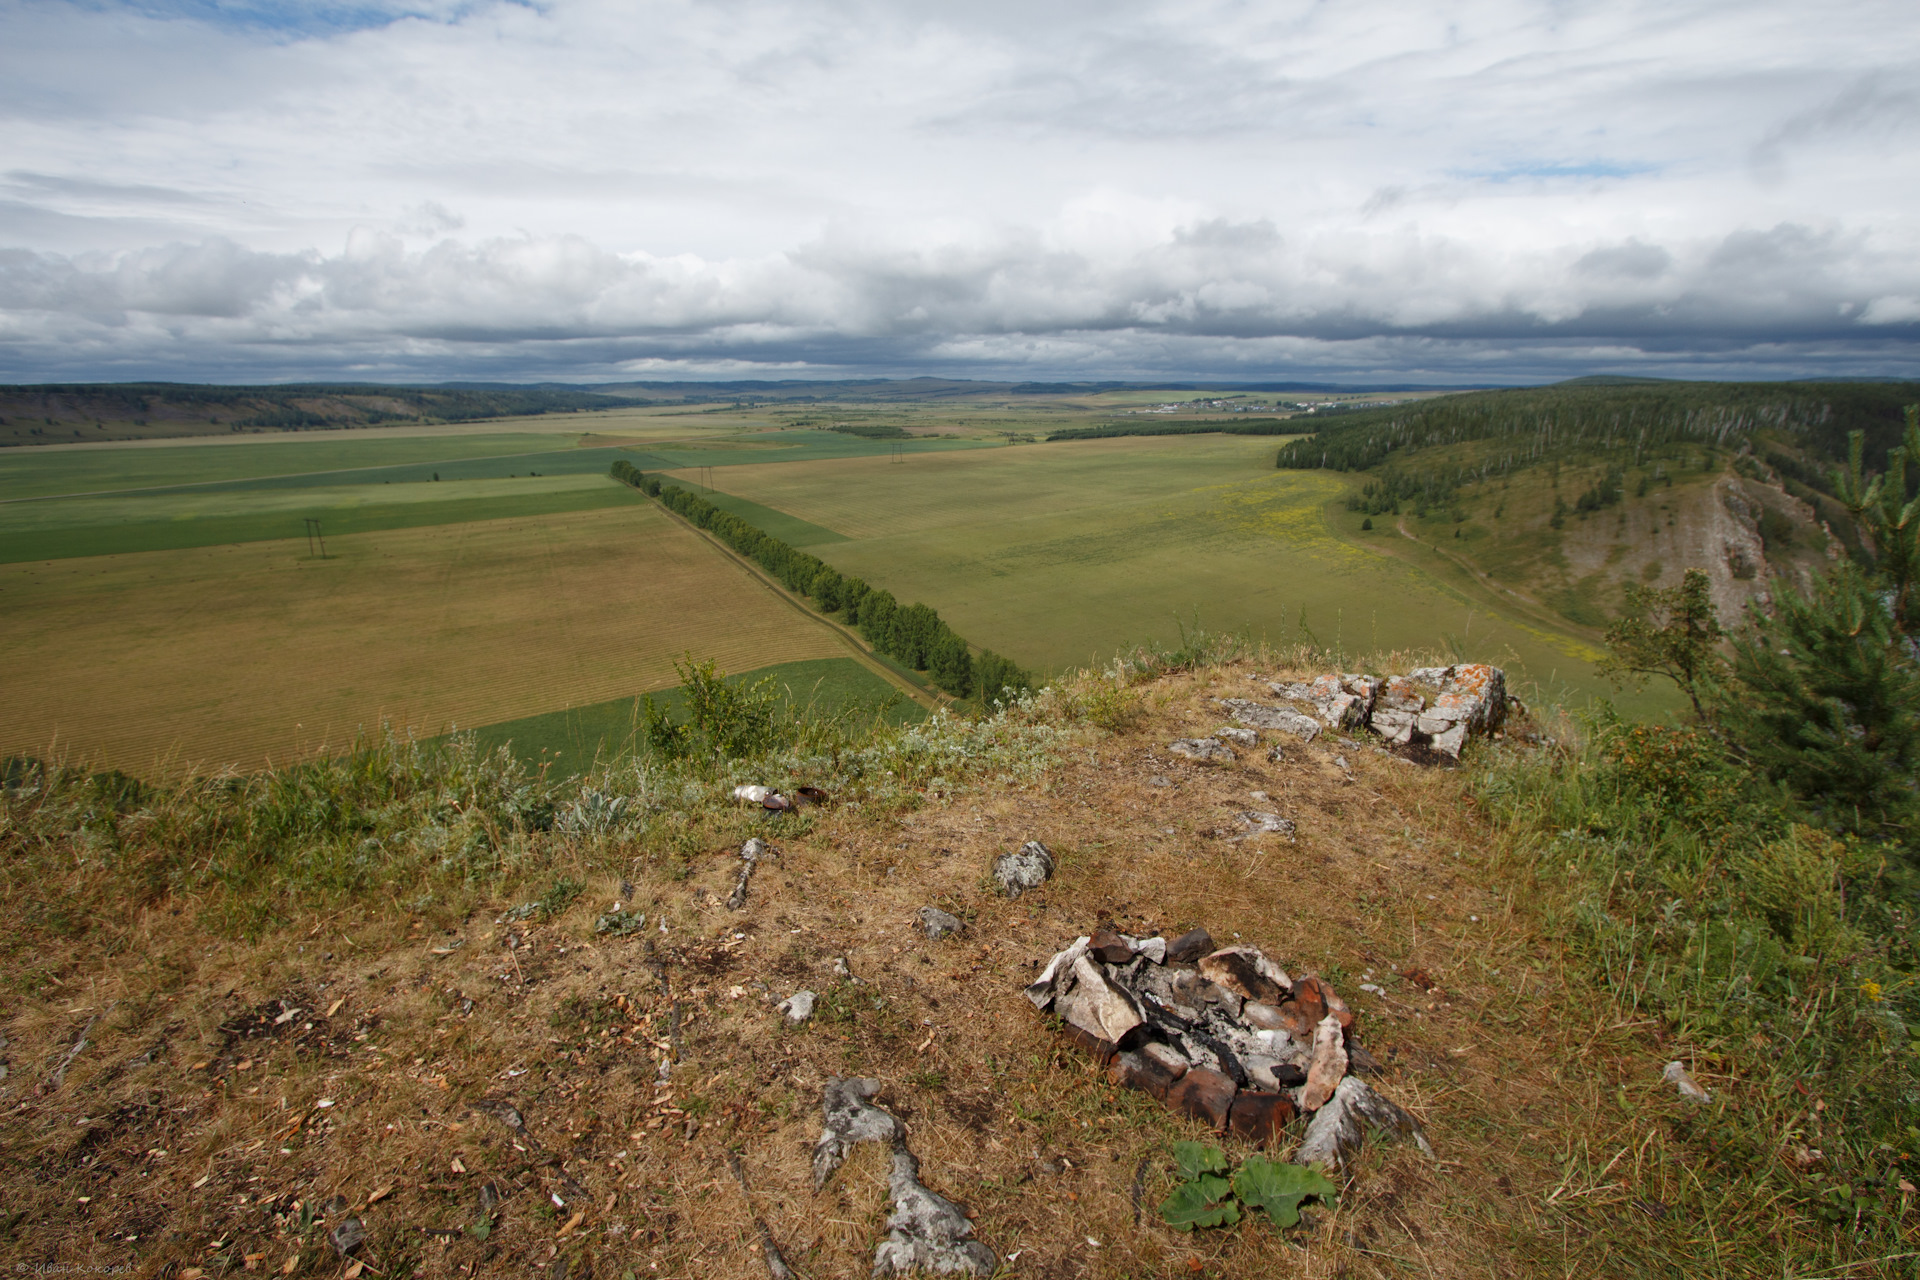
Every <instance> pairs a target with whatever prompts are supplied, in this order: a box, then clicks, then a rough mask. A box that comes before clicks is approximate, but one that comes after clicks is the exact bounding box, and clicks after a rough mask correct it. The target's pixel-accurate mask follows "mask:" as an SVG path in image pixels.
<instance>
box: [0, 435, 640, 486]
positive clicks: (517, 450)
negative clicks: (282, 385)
mask: <svg viewBox="0 0 1920 1280" xmlns="http://www.w3.org/2000/svg"><path fill="white" fill-rule="evenodd" d="M577 435H578V428H577V427H575V428H574V429H573V430H571V431H569V432H567V433H564V434H562V433H558V432H555V433H548V434H536V433H534V432H524V433H513V434H502V435H458V436H381V435H376V434H373V433H372V432H348V431H341V432H337V433H330V434H329V435H327V436H326V437H325V438H322V439H312V438H306V437H302V438H286V437H254V438H252V439H251V440H249V441H247V442H245V443H234V444H192V445H105V446H101V447H99V448H92V449H59V450H55V449H35V448H19V449H0V495H3V496H4V497H6V498H7V499H9V500H11V499H15V498H37V497H45V496H47V495H49V494H65V493H100V492H104V491H109V490H117V489H142V488H150V487H155V486H166V485H179V484H202V483H206V482H208V481H232V480H251V481H259V480H264V479H267V478H269V477H276V476H295V475H304V474H308V473H325V472H337V471H344V470H348V469H351V468H359V467H387V466H409V465H414V466H419V467H423V468H425V469H426V470H427V471H428V472H429V473H430V472H431V471H432V470H433V464H435V463H438V464H441V466H442V468H443V469H444V467H445V465H446V464H447V463H448V461H449V460H456V459H461V458H493V457H500V456H504V455H510V454H523V453H541V454H547V453H552V452H553V451H554V446H555V445H556V444H557V443H560V442H563V441H566V440H568V439H569V438H571V437H574V436H577ZM583 452H588V453H589V454H590V456H594V457H597V458H598V459H599V461H598V463H597V465H598V467H599V469H600V470H602V471H604V470H606V468H607V462H608V461H609V455H606V454H602V453H600V452H599V451H583ZM528 469H529V467H520V468H517V470H519V471H522V472H525V471H527V470H528ZM531 469H532V470H535V471H540V470H546V469H547V468H545V467H540V466H532V467H531ZM553 469H554V470H556V471H557V470H558V469H559V468H558V467H557V466H556V467H554V468H553ZM421 478H422V479H425V478H426V477H425V476H422V477H421Z"/></svg>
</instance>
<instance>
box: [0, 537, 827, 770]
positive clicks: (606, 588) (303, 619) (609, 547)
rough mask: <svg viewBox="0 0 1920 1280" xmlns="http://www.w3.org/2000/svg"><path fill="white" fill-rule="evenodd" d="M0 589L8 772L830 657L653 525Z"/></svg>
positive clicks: (36, 576) (473, 716)
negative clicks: (684, 673) (67, 756)
mask: <svg viewBox="0 0 1920 1280" xmlns="http://www.w3.org/2000/svg"><path fill="white" fill-rule="evenodd" d="M327 545H328V550H329V552H330V553H331V556H332V558H330V559H327V560H324V561H323V560H315V559H309V558H308V556H307V547H306V544H305V542H304V541H280V542H249V543H241V544H238V545H228V546H214V547H200V548H193V549H189V550H179V551H154V552H146V553H142V554H139V555H124V556H100V557H93V558H85V559H66V560H57V561H54V562H51V563H47V562H39V563H30V564H9V565H4V566H0V646H4V648H5V651H6V652H7V653H8V654H9V655H11V658H12V660H10V661H9V662H8V663H7V664H6V667H5V670H4V672H0V706H4V707H5V709H6V711H5V719H4V722H0V734H3V735H4V740H3V741H0V751H28V752H33V753H36V754H41V753H46V752H48V751H54V752H59V751H61V750H62V749H63V748H64V749H65V750H68V751H71V752H72V753H73V754H74V755H75V756H76V757H77V758H84V759H87V760H90V761H92V762H94V763H95V764H96V765H98V766H102V767H104V766H108V765H111V766H114V767H118V768H121V769H125V770H127V771H128V772H131V773H136V774H141V775H146V776H155V775H157V774H159V773H165V772H178V771H180V770H181V769H182V768H184V767H187V766H193V765H198V766H203V767H216V768H217V767H221V766H225V765H228V764H237V765H240V766H243V767H249V766H256V765H259V764H261V763H263V762H265V761H267V760H278V761H287V760H290V759H296V758H304V757H306V756H308V755H311V754H312V753H314V752H316V751H319V750H321V749H323V748H325V747H338V746H340V745H342V744H343V743H345V742H346V741H347V740H348V739H350V738H351V737H352V736H353V734H354V733H355V732H356V731H358V730H361V729H363V728H364V729H376V728H378V726H379V725H380V723H381V722H382V721H390V722H392V723H393V724H395V725H406V726H413V727H415V728H417V729H419V730H421V731H424V732H428V733H432V732H438V731H439V730H441V729H444V728H446V727H447V726H449V725H459V726H478V725H484V724H489V723H493V722H496V721H501V720H510V719H514V718H517V717H522V716H528V715H533V714H536V713H539V712H546V711H554V710H558V709H561V708H565V707H572V706H581V705H584V704H590V703H598V702H603V701H606V700H608V699H611V698H616V697H621V696H631V695H633V694H635V693H638V692H640V691H643V690H647V689H658V688H665V687H669V686H672V685H674V684H675V683H676V678H675V676H674V673H673V666H672V659H673V658H674V657H676V656H678V655H679V654H680V653H682V652H683V651H685V650H692V651H693V652H694V653H696V654H698V655H701V656H710V657H713V658H715V659H717V660H718V661H719V663H720V664H721V666H722V667H723V668H724V669H727V670H731V671H746V670H751V669H754V668H759V667H765V666H769V665H771V664H774V663H780V662H790V661H795V660H799V659H806V658H831V657H841V656H844V655H845V654H846V653H847V649H846V646H845V644H844V643H843V642H842V641H840V640H839V639H837V638H836V637H835V636H834V634H833V633H832V632H831V631H830V630H829V629H827V628H826V627H824V626H821V625H819V624H817V623H809V622H808V621H807V620H806V619H805V618H803V617H802V616H801V614H800V613H799V612H798V611H796V610H795V609H794V608H793V606H792V605H790V604H788V603H786V602H785V601H783V600H782V599H780V598H779V597H777V596H776V595H775V594H774V593H773V592H772V591H771V590H770V589H769V588H768V587H766V586H765V585H763V584H762V583H761V582H760V580H759V579H757V578H755V577H754V576H752V575H751V574H749V573H747V572H746V571H745V570H743V569H741V568H740V567H739V566H738V565H737V564H735V563H734V562H733V561H732V560H730V559H729V558H728V557H726V556H725V555H724V554H722V553H721V552H719V551H717V550H716V549H715V548H714V547H713V546H712V545H711V544H709V543H707V542H706V541H704V540H703V539H701V538H700V537H699V536H697V535H695V534H692V533H689V532H687V531H686V530H685V529H684V528H683V527H681V526H680V525H678V524H676V523H675V522H674V521H673V520H671V519H670V518H669V517H667V516H666V515H665V514H663V513H662V512H661V511H660V509H659V508H658V507H656V506H653V505H651V504H647V505H641V506H623V507H618V508H613V509H610V510H598V511H582V512H572V513H563V514H558V515H548V516H542V517H539V518H537V519H512V520H492V521H475V522H469V523H464V524H448V525H440V526H435V527H431V528H416V529H402V530H389V531H383V532H377V533H368V534H360V535H356V536H352V537H343V538H333V539H329V540H328V544H327Z"/></svg>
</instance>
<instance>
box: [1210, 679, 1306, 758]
mask: <svg viewBox="0 0 1920 1280" xmlns="http://www.w3.org/2000/svg"><path fill="white" fill-rule="evenodd" d="M1298 687H1299V688H1300V689H1301V690H1302V691H1303V692H1304V691H1305V689H1306V686H1305V685H1300V686H1298ZM1214 701H1216V702H1218V703H1220V704H1221V705H1222V706H1224V707H1226V708H1227V709H1228V710H1230V711H1231V712H1232V713H1233V718H1234V719H1235V720H1237V721H1239V722H1240V723H1241V724H1245V725H1252V726H1253V727H1254V728H1256V729H1278V730H1279V731H1280V732H1282V733H1290V734H1292V735H1293V736H1294V737H1296V738H1298V739H1300V740H1301V741H1302V742H1312V741H1313V739H1314V737H1315V736H1316V735H1317V734H1318V733H1319V732H1320V722H1319V721H1318V720H1315V719H1314V718H1313V717H1312V716H1305V715H1301V714H1300V713H1299V712H1298V711H1295V710H1293V708H1291V707H1269V706H1266V705H1265V704H1263V703H1259V702H1252V701H1249V700H1248V699H1246V698H1216V699H1214ZM1247 745H1248V746H1252V745H1253V744H1252V743H1248V744H1247ZM1274 750H1275V751H1278V750H1279V748H1278V747H1275V748H1274Z"/></svg>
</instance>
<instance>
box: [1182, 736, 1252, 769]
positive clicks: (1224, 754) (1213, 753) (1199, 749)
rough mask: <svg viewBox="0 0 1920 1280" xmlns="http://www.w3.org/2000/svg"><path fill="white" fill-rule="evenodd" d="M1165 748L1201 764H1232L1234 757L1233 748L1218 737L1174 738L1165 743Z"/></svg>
mask: <svg viewBox="0 0 1920 1280" xmlns="http://www.w3.org/2000/svg"><path fill="white" fill-rule="evenodd" d="M1167 750H1168V752H1170V753H1171V754H1173V755H1176V756H1179V757H1181V758H1182V759H1186V760H1195V761H1199V762H1200V763H1203V764H1232V763H1233V762H1234V759H1235V756H1234V754H1233V748H1232V747H1229V746H1228V745H1227V744H1226V743H1224V742H1222V741H1220V739H1218V738H1175V739H1174V740H1173V741H1172V742H1169V743H1168V744H1167Z"/></svg>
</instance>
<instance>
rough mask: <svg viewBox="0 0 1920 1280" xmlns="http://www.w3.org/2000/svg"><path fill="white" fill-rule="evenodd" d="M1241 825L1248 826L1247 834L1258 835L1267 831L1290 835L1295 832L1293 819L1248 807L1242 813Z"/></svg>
mask: <svg viewBox="0 0 1920 1280" xmlns="http://www.w3.org/2000/svg"><path fill="white" fill-rule="evenodd" d="M1240 825H1241V826H1242V827H1244V828H1246V832H1247V835H1250V836H1257V835H1261V834H1263V833H1266V832H1272V833H1273V834H1274V835H1281V836H1290V835H1292V834H1293V832H1294V826H1293V822H1292V820H1291V819H1288V818H1283V817H1281V816H1280V815H1279V814H1277V813H1266V812H1264V811H1262V810H1259V809H1247V810H1244V811H1243V812H1242V813H1241V814H1240Z"/></svg>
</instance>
